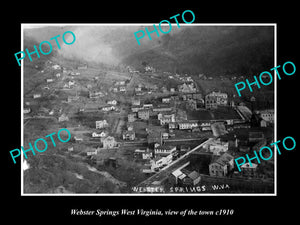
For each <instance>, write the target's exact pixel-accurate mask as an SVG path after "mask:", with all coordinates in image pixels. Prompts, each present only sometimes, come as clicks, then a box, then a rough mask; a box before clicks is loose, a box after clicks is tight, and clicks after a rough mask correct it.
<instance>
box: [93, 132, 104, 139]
mask: <svg viewBox="0 0 300 225" xmlns="http://www.w3.org/2000/svg"><path fill="white" fill-rule="evenodd" d="M106 136H107V133H106V132H104V131H102V132H100V133H99V134H98V133H96V132H93V133H92V137H100V138H103V137H106Z"/></svg>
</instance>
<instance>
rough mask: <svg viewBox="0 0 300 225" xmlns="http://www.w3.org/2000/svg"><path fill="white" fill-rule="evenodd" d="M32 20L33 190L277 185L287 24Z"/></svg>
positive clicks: (26, 37) (28, 73)
mask: <svg viewBox="0 0 300 225" xmlns="http://www.w3.org/2000/svg"><path fill="white" fill-rule="evenodd" d="M22 29H23V49H24V50H23V51H24V52H25V53H24V54H23V53H20V55H19V56H18V57H19V58H21V57H23V56H24V55H25V58H24V59H19V61H21V60H23V68H22V69H23V93H22V97H23V132H24V133H23V135H24V139H23V145H22V146H24V149H29V148H30V146H29V144H28V143H31V144H32V146H34V147H33V149H34V151H35V155H33V154H32V151H30V150H29V151H28V152H26V156H27V158H25V157H24V156H23V155H22V157H23V161H22V162H23V163H22V168H23V176H22V192H23V194H24V195H26V194H47V195H51V194H53V195H72V194H74V195H76V194H94V195H101V194H104V195H114V194H119V195H122V194H131V195H140V194H142V195H155V194H157V195H210V194H211V195H226V194H230V195H233V194H237V195H241V194H250V195H253V194H266V195H271V194H276V185H275V184H276V176H275V175H276V163H275V162H274V157H270V159H269V160H265V161H264V160H262V159H261V160H259V159H254V160H249V161H247V162H244V163H240V165H238V166H239V167H237V164H236V163H235V161H234V160H235V158H238V157H243V156H245V154H248V155H249V157H250V158H251V157H254V154H253V150H259V149H260V148H261V147H263V146H266V145H269V144H270V143H273V142H274V140H275V139H274V132H275V127H276V126H275V125H274V122H275V121H276V119H275V115H276V112H275V110H274V104H275V102H274V100H275V93H276V90H275V88H274V85H273V83H274V82H272V80H270V79H272V77H271V78H270V77H269V76H268V75H266V74H263V75H265V76H261V77H260V78H261V79H262V80H261V82H264V83H271V82H272V83H271V84H270V85H268V86H264V85H263V84H260V83H259V82H257V83H253V84H251V85H248V86H249V88H248V87H247V88H244V90H242V88H240V90H239V89H236V88H235V84H236V83H239V82H241V83H243V82H244V83H245V80H246V79H248V80H249V81H250V82H251V83H252V82H255V80H254V78H253V74H258V73H261V72H263V71H266V70H269V69H271V68H273V67H275V57H274V56H275V54H274V53H275V51H276V49H275V37H276V26H275V24H228V25H226V24H222V25H220V24H216V25H213V24H210V25H207V24H182V25H180V27H178V26H177V25H176V23H175V24H169V25H168V24H164V26H163V24H162V25H161V26H160V28H159V29H161V30H158V26H155V25H151V24H145V25H143V24H125V25H124V24H116V25H115V24H96V25H95V24H81V25H78V24H73V25H66V24H61V25H60V24H54V25H53V24H46V25H40V24H22ZM168 30H171V32H169V33H167V34H164V33H162V32H161V31H164V32H167V31H168ZM151 31H152V32H151ZM135 32H137V35H136V37H139V38H135V36H134V33H135ZM139 33H141V34H139ZM143 33H144V34H145V35H144V37H142V35H143ZM147 35H148V36H147ZM140 37H142V38H140ZM150 37H151V39H152V40H150ZM34 46H36V49H37V51H36V52H34V50H35V48H34ZM25 49H26V51H25ZM28 53H30V54H28ZM26 54H27V55H26ZM249 72H250V73H249ZM260 86H261V87H260ZM237 90H238V91H239V92H240V93H239V92H237ZM239 94H240V95H241V96H239ZM61 129H67V130H68V131H69V138H68V137H66V136H68V134H67V133H66V132H63V131H61V132H58V131H60V130H61ZM53 133H54V134H53ZM49 134H53V135H51V136H48V137H47V135H49ZM60 136H62V137H61V138H60ZM63 136H65V137H63ZM39 138H42V140H41V139H39ZM67 138H68V140H69V141H67V142H65V141H63V142H62V141H61V140H60V139H62V140H65V139H67ZM52 141H53V142H52ZM274 147H275V146H274ZM263 154H264V156H265V158H268V157H269V155H268V154H270V153H269V152H267V151H266V152H263ZM242 159H243V158H242ZM241 161H242V160H241Z"/></svg>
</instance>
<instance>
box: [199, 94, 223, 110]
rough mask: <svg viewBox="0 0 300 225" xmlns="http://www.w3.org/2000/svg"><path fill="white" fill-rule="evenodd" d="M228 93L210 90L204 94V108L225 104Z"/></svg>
mask: <svg viewBox="0 0 300 225" xmlns="http://www.w3.org/2000/svg"><path fill="white" fill-rule="evenodd" d="M227 103H228V95H227V94H226V93H222V92H220V91H219V92H214V91H213V92H211V93H209V94H207V95H206V96H205V108H207V109H212V108H217V107H218V106H219V105H221V106H222V105H223V106H225V105H227Z"/></svg>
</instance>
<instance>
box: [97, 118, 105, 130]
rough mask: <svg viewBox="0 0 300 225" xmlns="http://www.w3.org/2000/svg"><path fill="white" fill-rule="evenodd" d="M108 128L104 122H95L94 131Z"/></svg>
mask: <svg viewBox="0 0 300 225" xmlns="http://www.w3.org/2000/svg"><path fill="white" fill-rule="evenodd" d="M107 126H108V123H107V121H106V120H98V121H96V129H102V128H105V127H107Z"/></svg>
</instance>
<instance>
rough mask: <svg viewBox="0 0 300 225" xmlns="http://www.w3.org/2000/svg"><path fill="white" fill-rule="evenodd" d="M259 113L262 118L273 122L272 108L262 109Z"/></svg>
mask: <svg viewBox="0 0 300 225" xmlns="http://www.w3.org/2000/svg"><path fill="white" fill-rule="evenodd" d="M259 114H260V117H261V118H262V119H263V120H265V121H267V122H270V123H274V109H267V110H262V111H260V112H259Z"/></svg>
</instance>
